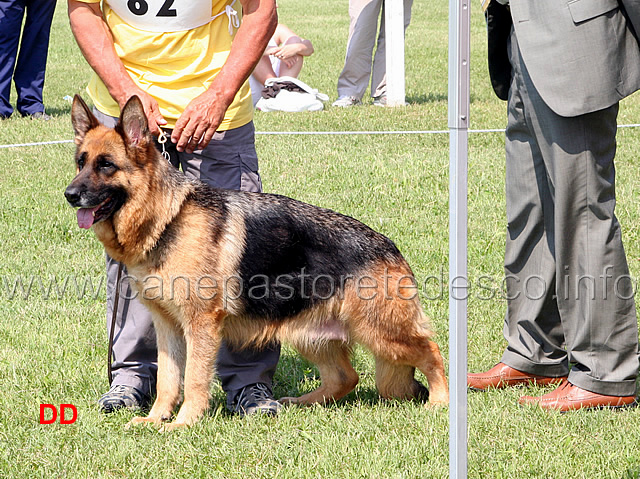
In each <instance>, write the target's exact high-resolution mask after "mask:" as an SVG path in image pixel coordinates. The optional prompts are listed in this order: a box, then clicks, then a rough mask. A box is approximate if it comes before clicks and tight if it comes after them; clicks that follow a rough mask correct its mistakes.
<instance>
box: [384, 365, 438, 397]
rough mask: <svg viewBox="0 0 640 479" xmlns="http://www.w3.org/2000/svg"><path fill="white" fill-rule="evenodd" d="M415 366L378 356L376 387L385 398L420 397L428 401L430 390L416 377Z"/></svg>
mask: <svg viewBox="0 0 640 479" xmlns="http://www.w3.org/2000/svg"><path fill="white" fill-rule="evenodd" d="M414 375H415V368H414V367H413V366H407V365H404V364H394V363H392V362H391V361H388V360H386V359H383V358H380V357H377V358H376V387H377V388H378V392H379V393H380V396H382V397H383V398H385V399H414V398H416V399H419V400H423V401H426V400H427V399H428V398H429V391H428V390H427V388H425V387H424V386H423V385H422V384H420V383H419V382H418V381H416V380H415V379H414Z"/></svg>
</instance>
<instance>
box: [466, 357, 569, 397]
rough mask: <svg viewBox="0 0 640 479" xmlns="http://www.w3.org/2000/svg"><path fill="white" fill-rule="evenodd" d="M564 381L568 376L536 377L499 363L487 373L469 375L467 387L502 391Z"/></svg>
mask: <svg viewBox="0 0 640 479" xmlns="http://www.w3.org/2000/svg"><path fill="white" fill-rule="evenodd" d="M563 379H566V376H564V377H559V378H553V377H548V376H536V375H535V374H529V373H525V372H522V371H518V370H517V369H513V368H512V367H510V366H507V365H506V364H504V363H498V364H496V365H495V366H494V367H493V368H491V369H489V371H487V372H484V373H469V374H467V386H469V387H470V388H471V389H475V390H478V391H484V390H486V389H489V388H496V389H502V388H506V387H508V386H517V385H519V384H524V385H531V384H538V385H541V386H546V385H548V384H558V383H560V382H561V381H562V380H563Z"/></svg>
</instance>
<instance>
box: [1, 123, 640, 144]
mask: <svg viewBox="0 0 640 479" xmlns="http://www.w3.org/2000/svg"><path fill="white" fill-rule="evenodd" d="M638 127H640V123H630V124H627V125H618V128H638ZM504 131H505V130H504V128H488V129H481V130H469V133H504ZM445 134H446V135H448V134H449V130H407V131H403V130H400V131H256V135H272V136H277V135H302V136H304V135H309V136H311V135H445ZM66 143H73V140H56V141H39V142H36V143H16V144H12V145H0V149H6V148H25V147H30V146H47V145H63V144H66Z"/></svg>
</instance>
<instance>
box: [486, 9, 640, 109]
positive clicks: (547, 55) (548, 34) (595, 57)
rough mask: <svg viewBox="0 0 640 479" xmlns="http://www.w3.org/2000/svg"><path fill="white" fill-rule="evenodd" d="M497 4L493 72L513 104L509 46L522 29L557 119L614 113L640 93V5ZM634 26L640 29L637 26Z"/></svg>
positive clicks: (536, 78) (523, 45)
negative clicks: (617, 106)
mask: <svg viewBox="0 0 640 479" xmlns="http://www.w3.org/2000/svg"><path fill="white" fill-rule="evenodd" d="M509 5H510V12H509V10H507V9H506V8H505V7H503V6H502V5H500V4H498V3H497V2H496V1H495V0H494V1H492V3H491V4H490V6H489V9H488V11H487V23H488V32H489V71H490V74H491V80H492V84H493V87H494V90H495V91H496V94H497V95H498V96H499V97H500V98H502V99H506V98H507V94H508V91H509V83H510V65H509V60H508V57H507V53H506V42H507V39H508V36H509V32H510V30H511V22H513V27H514V28H515V32H516V36H517V38H518V45H519V46H520V51H521V53H522V58H523V60H524V63H525V65H526V66H527V70H528V71H529V74H530V76H531V79H532V80H533V83H534V85H535V86H536V88H537V89H538V91H539V92H540V95H541V96H542V98H543V100H544V101H545V103H546V104H547V105H548V106H549V107H550V108H551V109H552V110H553V111H554V112H556V113H557V114H558V115H561V116H568V117H570V116H577V115H581V114H584V113H590V112H593V111H597V110H601V109H603V108H607V107H609V106H611V105H613V104H614V103H616V102H618V101H620V100H621V99H622V98H624V97H626V96H628V95H630V94H631V93H633V92H634V91H636V90H638V89H640V46H639V45H638V41H637V39H636V35H635V31H640V0H510V2H509ZM634 27H635V28H634Z"/></svg>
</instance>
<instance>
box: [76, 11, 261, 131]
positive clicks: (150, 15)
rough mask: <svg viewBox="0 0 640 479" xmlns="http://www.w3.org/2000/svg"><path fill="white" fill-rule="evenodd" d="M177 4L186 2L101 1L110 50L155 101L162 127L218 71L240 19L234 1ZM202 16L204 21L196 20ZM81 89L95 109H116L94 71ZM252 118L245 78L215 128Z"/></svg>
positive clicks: (107, 111) (112, 111)
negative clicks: (109, 31) (109, 37)
mask: <svg viewBox="0 0 640 479" xmlns="http://www.w3.org/2000/svg"><path fill="white" fill-rule="evenodd" d="M80 1H82V2H84V3H100V0H80ZM180 3H188V4H189V5H186V6H183V5H179V6H178V5H177V3H174V2H173V1H172V0H160V1H158V0H156V1H153V0H149V1H127V0H110V1H104V2H103V5H102V11H103V15H104V19H105V21H106V23H107V25H108V26H109V28H110V30H111V34H112V35H113V40H114V45H115V48H116V53H117V54H118V56H119V57H120V59H121V60H122V63H123V64H124V67H125V68H126V70H127V72H128V73H129V75H130V76H131V78H132V79H133V81H134V82H135V83H136V85H138V87H140V89H142V90H144V91H145V92H147V93H149V94H150V95H151V96H152V97H154V98H155V99H156V100H157V102H158V105H159V107H160V112H161V114H162V116H163V117H164V119H165V120H167V125H166V127H168V128H173V127H174V125H175V122H176V120H177V119H178V118H179V117H180V114H181V113H182V112H183V111H184V109H185V108H186V107H187V105H188V104H189V102H190V101H191V100H192V99H193V98H195V97H197V96H198V95H200V94H201V93H203V92H204V91H205V90H206V89H207V88H208V87H209V85H210V84H211V81H212V80H213V78H214V77H215V76H216V75H217V73H218V72H219V71H220V69H221V68H222V65H224V62H225V61H226V60H227V57H228V55H229V50H230V48H231V42H232V40H233V38H234V36H235V32H236V30H237V27H238V25H239V22H240V19H241V18H240V17H241V12H240V11H239V10H240V6H239V3H238V2H236V1H235V0H204V1H203V0H200V1H198V0H190V1H189V2H180ZM178 7H179V8H180V10H179V9H178ZM185 7H186V8H187V10H188V11H184V9H185ZM209 7H210V8H209ZM116 11H117V12H119V13H120V15H118V13H116ZM141 12H144V13H143V14H140V13H141ZM205 12H206V13H205ZM202 21H206V23H204V24H200V25H198V23H201V22H202ZM172 30H175V31H172ZM87 92H88V93H89V95H90V96H91V99H92V100H93V102H94V105H95V106H96V108H97V109H98V110H100V111H101V112H103V113H105V114H107V115H109V116H115V117H117V116H118V115H119V114H120V107H119V106H118V103H117V102H116V101H115V100H114V99H113V98H112V97H111V95H110V94H109V91H108V90H107V87H106V86H105V84H104V83H103V82H102V80H101V79H100V77H99V76H98V75H97V74H96V73H94V74H93V76H92V78H91V80H90V82H89V85H88V87H87ZM252 118H253V107H252V102H251V91H250V89H249V87H248V83H245V84H244V85H243V86H242V88H241V89H240V91H239V92H238V93H237V95H236V97H235V100H234V101H233V103H232V104H231V106H230V107H229V108H228V110H227V112H226V114H225V117H224V120H223V122H222V123H221V124H220V126H219V127H218V130H229V129H232V128H238V127H240V126H242V125H245V124H247V123H248V122H249V121H251V120H252Z"/></svg>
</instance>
